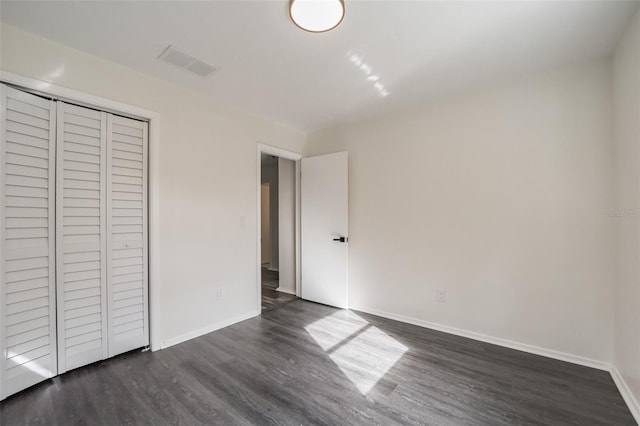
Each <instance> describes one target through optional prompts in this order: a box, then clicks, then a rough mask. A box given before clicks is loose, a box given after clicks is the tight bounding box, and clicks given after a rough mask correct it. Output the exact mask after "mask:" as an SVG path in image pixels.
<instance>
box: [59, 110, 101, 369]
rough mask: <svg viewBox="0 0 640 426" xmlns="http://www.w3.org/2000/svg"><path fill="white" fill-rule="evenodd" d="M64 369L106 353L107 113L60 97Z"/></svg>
mask: <svg viewBox="0 0 640 426" xmlns="http://www.w3.org/2000/svg"><path fill="white" fill-rule="evenodd" d="M57 130H58V137H57V168H56V172H57V193H56V197H57V209H56V214H57V256H58V262H57V294H58V354H59V355H58V357H59V359H58V366H59V371H60V373H63V372H65V371H68V370H71V369H73V368H77V367H80V366H83V365H86V364H89V363H92V362H95V361H99V360H101V359H104V358H106V357H107V354H108V351H107V297H106V284H107V275H106V274H107V269H106V244H107V241H106V227H107V223H106V201H107V197H106V178H105V177H106V168H107V161H106V131H107V114H106V113H105V112H99V111H94V110H92V109H88V108H82V107H78V106H75V105H69V104H66V103H62V102H59V103H58V129H57Z"/></svg>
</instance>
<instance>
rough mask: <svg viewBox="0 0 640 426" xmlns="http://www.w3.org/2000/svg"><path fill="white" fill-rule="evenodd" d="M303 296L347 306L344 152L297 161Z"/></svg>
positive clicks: (346, 212)
mask: <svg viewBox="0 0 640 426" xmlns="http://www.w3.org/2000/svg"><path fill="white" fill-rule="evenodd" d="M301 171H302V174H301V194H300V195H301V238H302V247H301V251H302V283H301V284H302V293H301V296H302V298H303V299H306V300H310V301H312V302H318V303H323V304H325V305H330V306H335V307H338V308H344V309H346V308H347V307H348V305H349V304H348V294H349V292H348V286H347V285H348V281H347V280H348V277H347V275H348V271H347V269H348V235H349V233H348V231H349V229H348V228H349V222H348V169H347V153H346V152H337V153H334V154H327V155H321V156H318V157H310V158H303V159H302V165H301Z"/></svg>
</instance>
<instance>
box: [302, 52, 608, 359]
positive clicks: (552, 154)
mask: <svg viewBox="0 0 640 426" xmlns="http://www.w3.org/2000/svg"><path fill="white" fill-rule="evenodd" d="M381 102H383V101H382V100H381ZM611 120H612V117H611V74H610V66H609V63H608V62H605V61H603V62H597V63H592V64H587V65H584V66H579V67H575V68H573V69H568V70H564V71H557V72H553V73H549V74H546V75H542V76H536V77H535V78H528V79H522V80H520V81H515V82H511V83H505V84H502V85H500V86H495V87H492V88H488V89H486V90H482V91H477V92H475V93H470V94H467V95H466V96H463V97H457V98H453V99H448V100H446V101H441V102H435V103H431V104H429V105H428V106H424V107H417V108H413V109H409V110H405V111H401V112H398V113H396V114H392V115H387V116H383V117H378V118H375V119H371V120H368V121H363V122H359V123H356V124H351V125H345V126H341V127H337V128H333V129H329V130H325V131H320V132H317V133H315V134H312V135H310V136H309V138H308V141H307V147H306V148H305V151H306V152H305V154H306V155H315V154H322V153H328V152H334V151H341V150H347V151H348V152H349V194H350V197H349V230H350V235H349V259H350V264H349V280H350V293H349V300H350V305H351V306H352V307H353V308H355V309H358V308H360V309H363V310H369V311H373V312H378V313H385V314H393V315H395V316H403V317H405V318H408V319H411V320H419V321H428V322H431V323H435V324H440V325H444V326H447V327H455V328H459V329H462V330H467V331H471V332H475V333H481V334H484V335H487V336H492V337H497V338H500V339H507V340H510V341H515V342H520V343H524V344H528V345H533V346H537V347H540V348H545V349H550V350H554V351H559V352H563V353H567V354H571V355H576V356H579V357H585V358H588V359H592V360H596V361H602V362H611V361H612V358H613V351H612V348H613V337H612V329H613V290H612V288H613V285H614V282H613V280H614V268H613V262H614V260H613V255H612V249H613V224H612V222H611V220H610V219H608V218H607V217H606V215H605V211H607V209H610V208H611V206H612V198H613V197H612V194H611V193H612V191H611V188H612V176H613V170H612V144H611V138H612V125H611V122H612V121H611ZM438 288H442V289H445V290H446V291H447V297H448V301H447V302H446V303H437V302H436V297H435V294H436V289H438Z"/></svg>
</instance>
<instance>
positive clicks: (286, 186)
mask: <svg viewBox="0 0 640 426" xmlns="http://www.w3.org/2000/svg"><path fill="white" fill-rule="evenodd" d="M269 151H270V150H268V149H267V150H266V151H265V150H264V149H263V150H260V148H259V178H260V182H259V191H258V194H259V206H258V207H259V214H260V220H259V225H260V229H259V235H258V237H259V240H260V241H259V257H258V259H259V270H260V271H259V276H258V277H259V284H260V286H259V287H260V288H259V295H260V300H259V303H260V311H261V312H264V311H267V310H271V309H275V308H278V307H280V306H282V305H284V304H286V303H289V302H291V301H293V300H296V299H297V295H296V294H297V290H298V285H297V284H298V265H297V263H298V262H297V259H298V255H297V250H298V244H297V238H298V223H297V214H298V205H297V203H298V194H297V191H298V189H297V188H298V182H297V159H296V158H295V157H292V155H293V154H290V155H287V156H282V155H277V154H278V153H277V152H276V153H274V152H269Z"/></svg>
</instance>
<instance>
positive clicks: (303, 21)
mask: <svg viewBox="0 0 640 426" xmlns="http://www.w3.org/2000/svg"><path fill="white" fill-rule="evenodd" d="M289 16H290V17H291V20H292V21H293V23H294V24H296V26H297V27H299V28H301V29H303V30H305V31H309V32H312V33H323V32H326V31H330V30H332V29H334V28H335V27H337V26H338V25H340V22H342V19H343V18H344V0H290V1H289Z"/></svg>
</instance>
